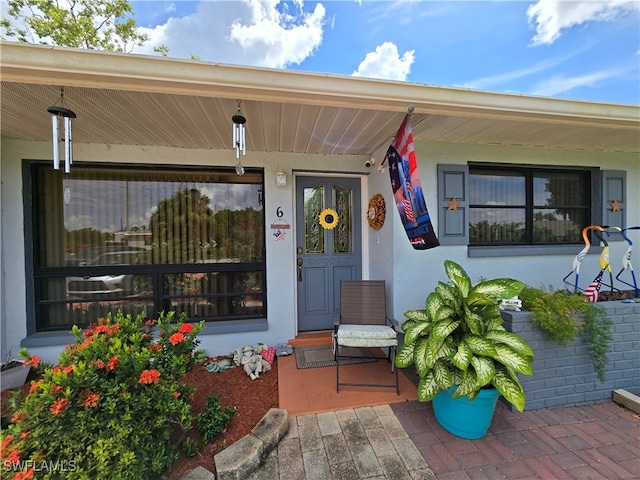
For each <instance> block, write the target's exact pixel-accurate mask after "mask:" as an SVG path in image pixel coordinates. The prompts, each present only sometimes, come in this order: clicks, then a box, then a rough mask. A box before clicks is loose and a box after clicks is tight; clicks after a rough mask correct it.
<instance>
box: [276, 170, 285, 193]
mask: <svg viewBox="0 0 640 480" xmlns="http://www.w3.org/2000/svg"><path fill="white" fill-rule="evenodd" d="M286 186H287V174H286V173H285V172H284V170H282V169H281V168H280V169H279V170H278V171H277V172H276V187H280V188H284V187H286Z"/></svg>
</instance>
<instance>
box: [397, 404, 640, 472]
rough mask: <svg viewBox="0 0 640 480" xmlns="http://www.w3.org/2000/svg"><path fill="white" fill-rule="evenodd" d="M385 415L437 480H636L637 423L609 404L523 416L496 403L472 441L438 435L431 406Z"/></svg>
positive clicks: (639, 419) (401, 407)
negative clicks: (394, 421)
mask: <svg viewBox="0 0 640 480" xmlns="http://www.w3.org/2000/svg"><path fill="white" fill-rule="evenodd" d="M391 408H392V409H393V411H394V413H395V414H396V416H397V417H398V420H400V423H402V425H403V427H404V428H405V429H406V431H407V433H408V434H409V437H411V439H412V440H413V442H414V443H415V445H416V447H417V448H418V450H420V452H421V453H422V456H423V457H424V458H425V460H426V461H427V463H428V464H429V466H430V467H431V469H432V470H433V472H434V473H435V474H436V477H437V478H438V480H458V479H459V480H471V479H483V480H491V479H494V478H495V479H505V478H507V479H523V480H524V479H558V480H563V479H566V480H574V479H580V480H583V479H607V480H611V479H640V415H638V414H636V413H634V412H632V411H630V410H627V409H625V408H623V407H621V406H619V405H617V404H615V403H613V402H608V403H604V404H599V405H587V406H580V407H566V408H553V409H544V410H534V411H529V412H523V413H518V412H512V411H510V410H509V409H508V408H507V406H506V405H505V404H504V403H503V402H498V405H497V407H496V412H495V415H494V418H493V421H492V423H491V427H489V431H488V432H487V434H486V435H485V436H484V437H483V438H481V439H478V440H467V439H463V438H460V437H456V436H455V435H452V434H450V433H449V432H447V431H446V430H444V429H443V428H442V427H441V426H440V425H439V424H438V422H437V421H436V420H435V417H434V415H433V409H432V407H431V402H426V403H421V402H418V401H410V402H405V403H397V404H393V405H391Z"/></svg>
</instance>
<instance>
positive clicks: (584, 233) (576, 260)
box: [562, 225, 609, 293]
mask: <svg viewBox="0 0 640 480" xmlns="http://www.w3.org/2000/svg"><path fill="white" fill-rule="evenodd" d="M589 230H597V231H600V232H603V231H604V228H602V227H601V226H599V225H589V226H588V227H585V228H583V229H582V239H583V240H584V245H585V246H584V248H583V249H582V250H581V251H580V253H578V255H576V257H575V258H574V259H573V267H572V269H571V271H570V272H569V273H568V274H567V276H566V277H564V278H563V279H562V281H563V282H564V283H566V284H567V285H571V282H569V281H567V279H568V278H569V277H570V276H571V275H572V274H574V273H575V280H574V283H573V285H572V286H573V293H578V290H579V288H578V281H579V278H580V264H582V261H583V260H584V257H585V256H586V255H587V252H588V251H589V248H591V242H590V241H589V237H588V235H587V232H588V231H589ZM603 253H604V251H603ZM608 255H609V250H608V246H607V261H608ZM600 259H601V264H600V265H601V267H600V268H602V255H601V256H600Z"/></svg>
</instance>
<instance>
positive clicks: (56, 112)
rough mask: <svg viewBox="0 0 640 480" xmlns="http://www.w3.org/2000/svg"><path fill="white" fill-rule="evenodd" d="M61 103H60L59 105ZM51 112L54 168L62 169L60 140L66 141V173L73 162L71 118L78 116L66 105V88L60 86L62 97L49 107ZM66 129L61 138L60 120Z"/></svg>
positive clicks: (48, 109)
mask: <svg viewBox="0 0 640 480" xmlns="http://www.w3.org/2000/svg"><path fill="white" fill-rule="evenodd" d="M58 103H59V105H58ZM47 112H49V113H50V114H51V125H52V127H53V168H54V169H55V170H59V169H60V142H61V141H63V142H64V173H69V172H70V171H71V165H72V164H73V141H72V133H71V119H72V118H76V114H75V113H74V112H73V111H71V110H69V109H68V108H66V107H65V105H64V88H60V98H59V99H58V102H56V104H55V105H53V106H51V107H49V108H47ZM61 119H62V124H63V125H62V128H63V129H64V138H60V133H59V132H60V120H61Z"/></svg>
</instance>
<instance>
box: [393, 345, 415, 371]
mask: <svg viewBox="0 0 640 480" xmlns="http://www.w3.org/2000/svg"><path fill="white" fill-rule="evenodd" d="M414 349H415V343H408V344H404V345H403V346H402V347H400V348H399V349H398V352H397V353H396V360H395V362H396V367H398V368H407V367H410V366H411V365H413V351H414Z"/></svg>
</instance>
